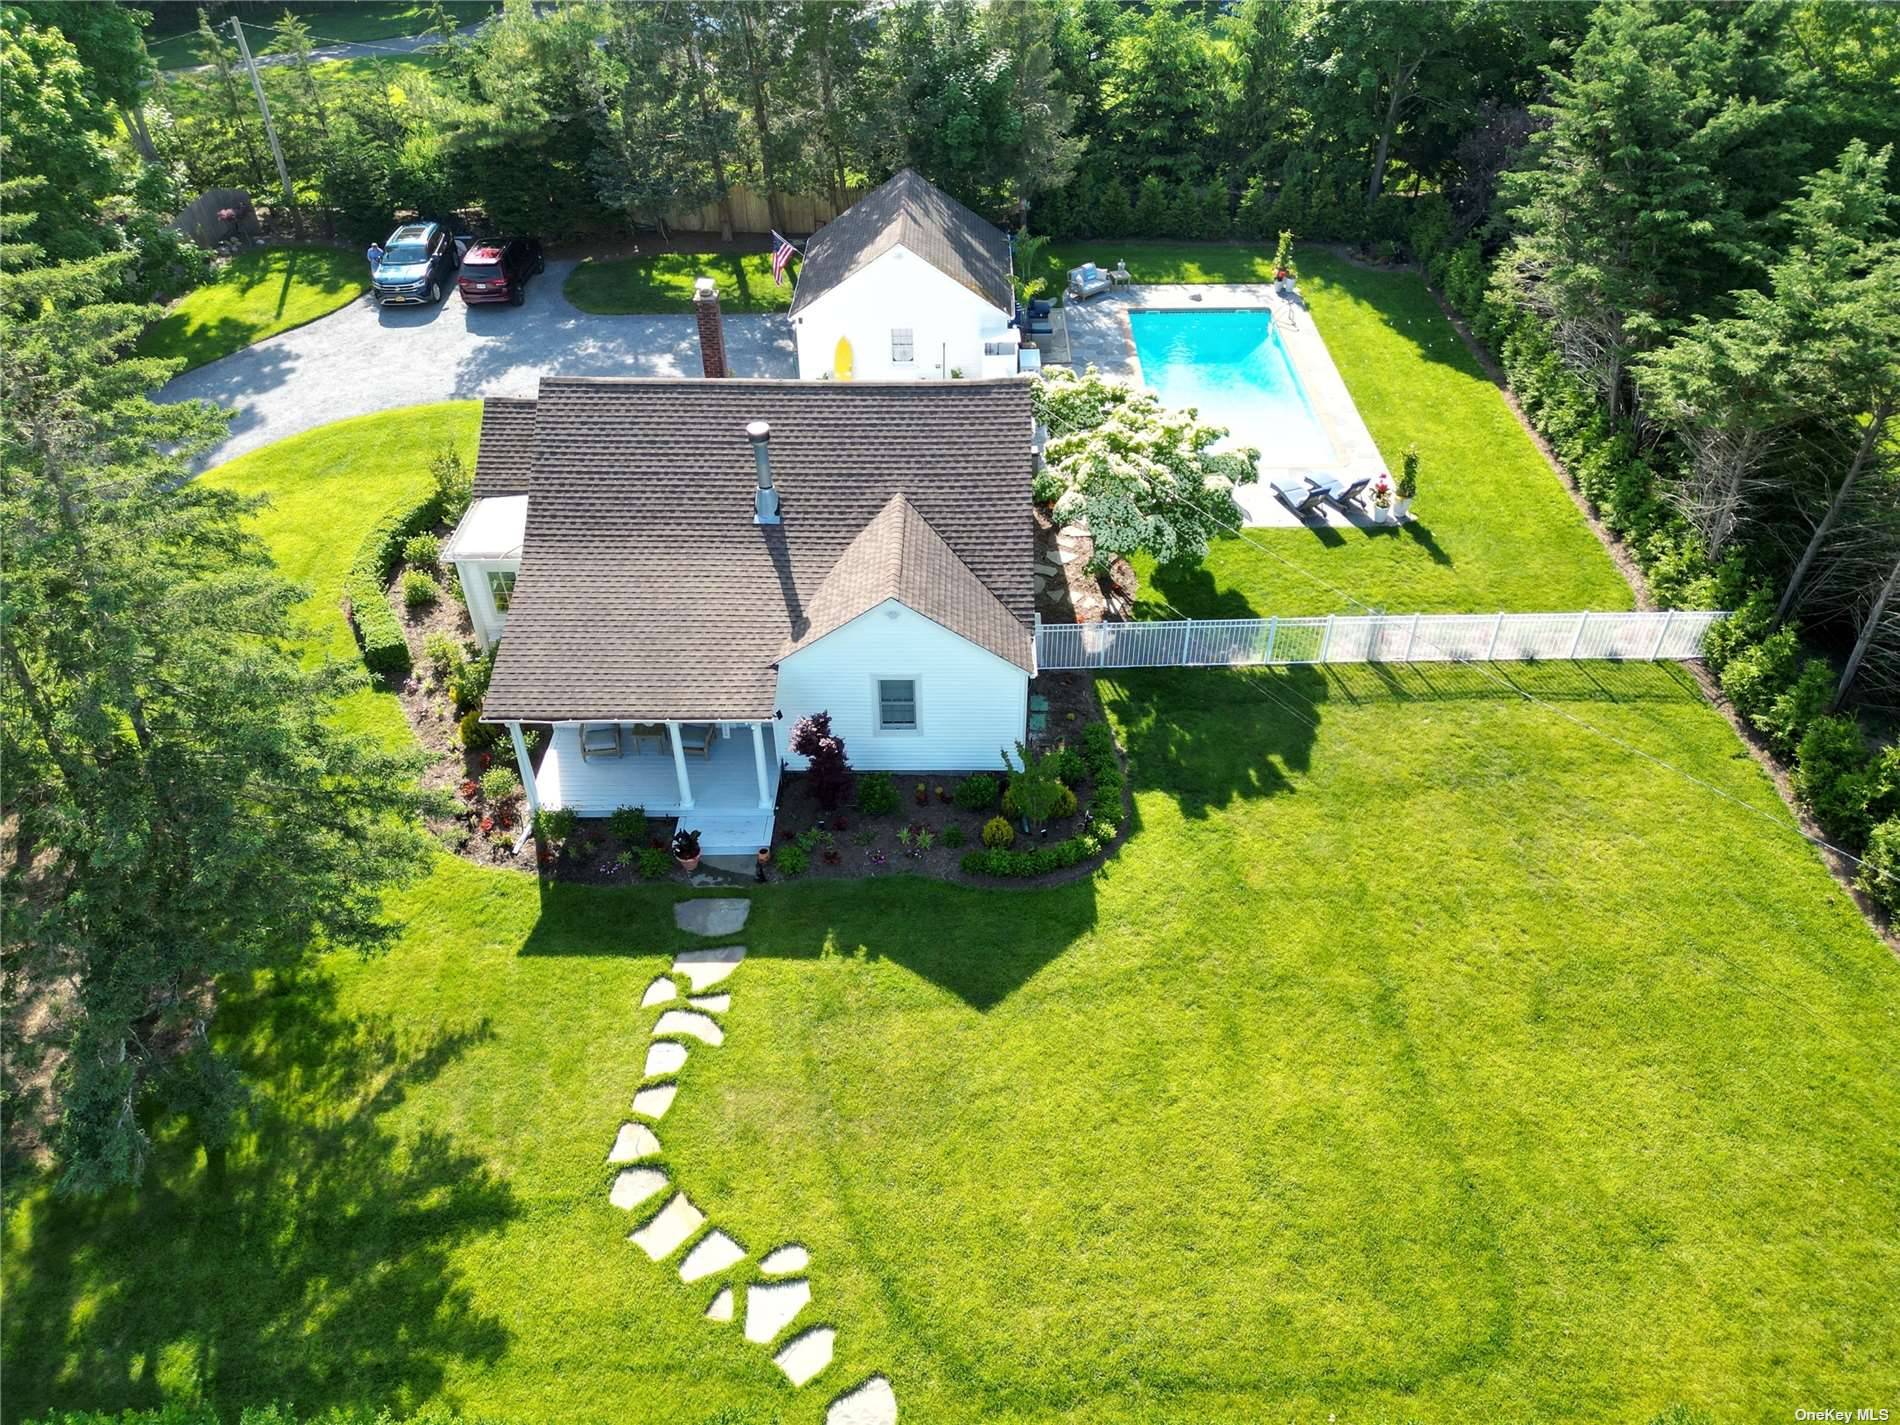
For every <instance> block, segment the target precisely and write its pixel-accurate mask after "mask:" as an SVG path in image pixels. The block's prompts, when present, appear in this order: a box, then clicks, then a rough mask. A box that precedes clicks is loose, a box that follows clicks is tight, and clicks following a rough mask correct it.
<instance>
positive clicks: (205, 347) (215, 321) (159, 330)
mask: <svg viewBox="0 0 1900 1425" xmlns="http://www.w3.org/2000/svg"><path fill="white" fill-rule="evenodd" d="M368 290H369V267H368V264H366V263H365V262H364V261H363V258H362V255H361V254H359V253H354V252H341V251H339V250H337V249H336V248H330V247H264V248H257V249H254V250H252V251H250V252H245V253H241V254H239V255H238V256H237V257H234V258H232V259H231V261H230V262H228V263H226V264H225V265H224V266H223V267H222V268H220V269H219V271H218V274H217V276H215V277H214V278H212V280H211V281H209V282H207V283H206V284H205V285H204V286H202V287H199V288H197V289H196V290H194V291H191V292H187V293H186V294H185V295H184V296H183V297H181V298H179V299H178V301H177V302H175V303H173V304H172V306H171V308H170V310H168V311H167V312H166V313H165V315H164V316H163V317H161V318H159V319H158V320H157V321H156V322H153V323H152V325H151V326H149V327H147V328H146V329H145V334H144V335H143V336H141V337H140V338H139V354H140V355H141V356H170V357H183V358H184V359H185V363H186V365H187V367H191V366H203V365H204V364H205V363H206V362H207V361H216V360H217V359H218V358H219V357H220V356H229V355H230V354H231V353H232V352H234V351H240V350H242V349H243V348H245V347H247V346H249V345H251V344H252V343H253V342H259V341H262V340H263V339H264V338H265V337H268V336H276V335H277V333H279V332H282V331H289V330H290V329H291V328H292V327H300V326H302V325H303V324H304V323H305V322H313V321H315V320H316V319H317V318H318V317H322V316H327V315H328V314H329V313H331V312H334V311H335V310H336V309H337V308H338V307H341V306H342V305H343V304H344V303H346V302H351V301H354V300H355V299H356V298H357V297H360V296H361V295H362V294H363V293H364V292H367V291H368Z"/></svg>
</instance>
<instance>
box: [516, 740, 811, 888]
mask: <svg viewBox="0 0 1900 1425" xmlns="http://www.w3.org/2000/svg"><path fill="white" fill-rule="evenodd" d="M508 730H509V733H510V734H511V735H512V737H513V739H514V742H515V754H516V759H517V761H518V762H519V764H520V766H521V769H522V775H521V780H522V786H523V788H524V789H525V791H526V793H527V800H528V806H529V810H530V811H538V810H541V809H543V808H546V809H548V810H560V809H562V808H565V809H567V810H570V811H573V812H575V813H577V814H578V815H580V816H589V817H593V816H607V815H610V814H611V813H612V812H614V811H615V810H617V809H618V808H620V807H643V808H644V809H645V810H646V813H647V815H648V816H651V817H677V818H678V819H679V823H680V825H681V827H682V828H685V829H688V830H696V831H698V832H699V833H700V849H701V851H702V852H704V853H705V854H706V855H708V856H734V855H749V854H751V853H752V852H753V851H755V850H757V849H758V848H759V847H761V846H767V845H770V844H771V840H772V822H773V807H774V806H775V804H776V803H777V800H778V784H779V774H780V770H781V768H780V764H779V758H778V746H777V743H776V741H775V740H774V738H773V732H772V726H771V724H769V723H763V722H652V723H636V722H586V723H580V722H565V723H556V724H554V726H553V728H552V733H551V736H550V739H549V742H548V746H547V750H546V751H545V752H543V753H542V755H541V765H540V766H539V767H538V768H537V767H534V766H532V765H531V762H530V759H529V758H528V756H527V755H526V743H525V741H524V739H523V738H522V736H521V725H520V724H519V723H510V724H509V725H508Z"/></svg>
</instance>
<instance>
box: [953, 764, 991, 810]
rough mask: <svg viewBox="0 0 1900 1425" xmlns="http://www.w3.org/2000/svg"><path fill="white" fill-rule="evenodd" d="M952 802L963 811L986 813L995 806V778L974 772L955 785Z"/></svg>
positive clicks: (984, 773) (987, 774) (986, 773)
mask: <svg viewBox="0 0 1900 1425" xmlns="http://www.w3.org/2000/svg"><path fill="white" fill-rule="evenodd" d="M952 800H953V801H955V802H956V804H957V805H958V806H960V807H962V808H963V809H964V810H965V811H988V810H989V809H990V808H991V807H993V806H995V805H996V778H994V777H992V776H991V775H990V774H989V773H988V772H975V773H972V774H971V775H970V776H968V777H965V778H964V779H963V780H962V781H961V782H958V783H957V789H956V791H955V793H954V794H953V795H952Z"/></svg>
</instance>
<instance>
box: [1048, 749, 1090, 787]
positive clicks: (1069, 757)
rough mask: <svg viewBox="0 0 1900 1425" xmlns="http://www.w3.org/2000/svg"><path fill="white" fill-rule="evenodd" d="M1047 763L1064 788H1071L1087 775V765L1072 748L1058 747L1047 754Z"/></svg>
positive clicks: (1080, 755)
mask: <svg viewBox="0 0 1900 1425" xmlns="http://www.w3.org/2000/svg"><path fill="white" fill-rule="evenodd" d="M1049 762H1050V766H1051V767H1052V768H1053V769H1054V771H1055V774H1056V777H1057V779H1058V780H1060V781H1061V782H1062V784H1063V785H1064V786H1068V787H1073V786H1074V785H1075V784H1076V783H1078V782H1080V781H1081V780H1082V779H1083V778H1084V777H1086V776H1088V774H1089V766H1088V763H1087V762H1086V761H1085V760H1083V757H1082V754H1081V753H1080V752H1077V751H1076V750H1075V749H1074V748H1072V747H1058V748H1057V749H1056V750H1055V751H1054V752H1052V753H1050V754H1049Z"/></svg>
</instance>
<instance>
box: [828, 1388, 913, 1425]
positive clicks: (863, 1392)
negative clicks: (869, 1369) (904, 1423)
mask: <svg viewBox="0 0 1900 1425" xmlns="http://www.w3.org/2000/svg"><path fill="white" fill-rule="evenodd" d="M825 1425H897V1392H896V1391H894V1390H892V1389H891V1383H890V1382H889V1381H888V1380H886V1379H885V1378H884V1377H883V1376H872V1377H871V1378H870V1379H869V1380H867V1381H866V1382H865V1383H864V1384H863V1385H861V1386H858V1387H857V1388H855V1389H853V1390H847V1391H846V1392H845V1393H844V1394H843V1395H841V1396H839V1397H838V1398H837V1399H836V1400H834V1401H832V1402H831V1408H830V1409H829V1410H827V1411H826V1412H825Z"/></svg>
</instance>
